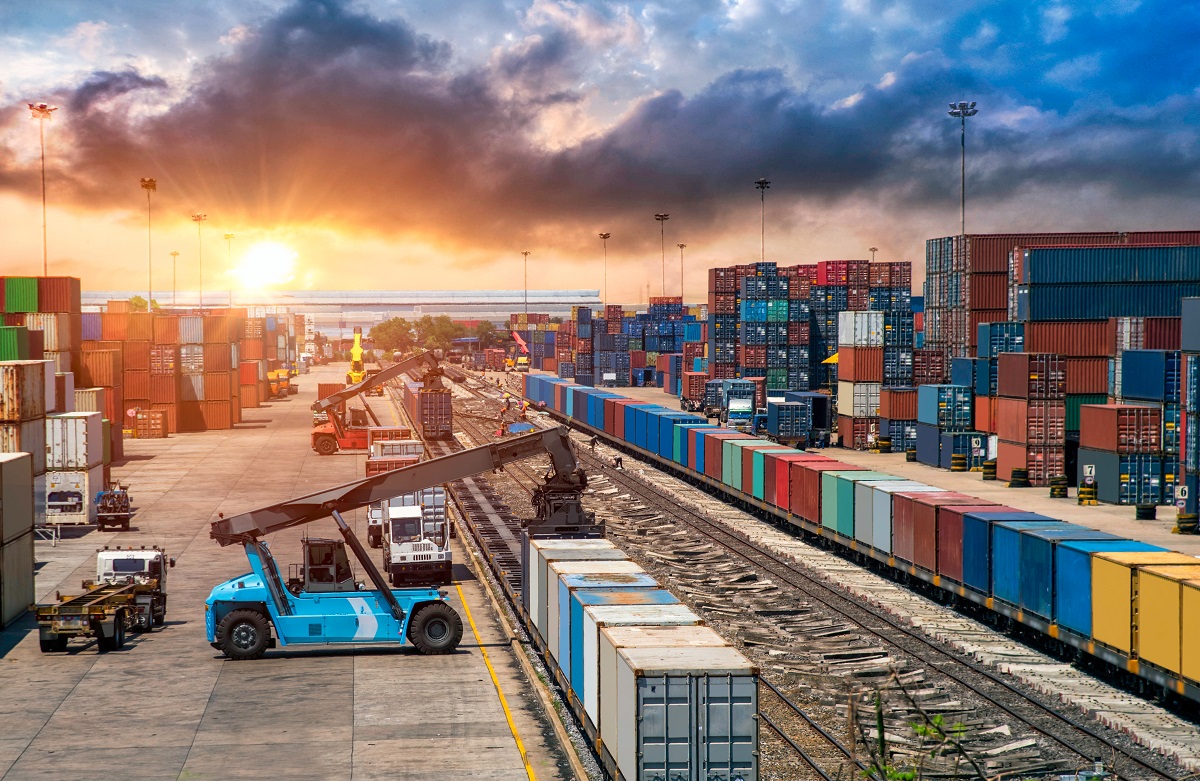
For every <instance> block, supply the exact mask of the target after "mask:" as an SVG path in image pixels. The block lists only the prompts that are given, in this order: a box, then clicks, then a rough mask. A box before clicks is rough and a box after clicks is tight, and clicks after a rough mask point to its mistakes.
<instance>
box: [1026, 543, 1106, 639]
mask: <svg viewBox="0 0 1200 781" xmlns="http://www.w3.org/2000/svg"><path fill="white" fill-rule="evenodd" d="M1064 525H1065V526H1067V527H1068V528H1065V529H1059V528H1054V529H1026V530H1023V531H1022V532H1021V542H1020V545H1021V567H1020V596H1021V601H1020V606H1021V609H1022V610H1026V611H1028V612H1030V613H1032V614H1033V615H1035V616H1038V617H1040V618H1044V619H1046V620H1047V621H1050V620H1053V619H1054V615H1053V612H1054V610H1053V609H1054V582H1055V580H1054V563H1055V556H1054V550H1055V548H1056V547H1057V546H1058V544H1059V543H1061V542H1065V541H1069V540H1110V541H1112V540H1119V539H1121V538H1120V537H1118V536H1117V535H1115V534H1109V533H1107V532H1099V531H1096V530H1094V529H1088V528H1087V527H1084V526H1076V525H1074V524H1064Z"/></svg>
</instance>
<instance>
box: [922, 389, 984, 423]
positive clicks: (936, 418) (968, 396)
mask: <svg viewBox="0 0 1200 781" xmlns="http://www.w3.org/2000/svg"><path fill="white" fill-rule="evenodd" d="M972 407H973V394H972V392H971V387H970V385H967V386H962V385H921V386H919V387H918V388H917V422H918V423H925V424H928V425H931V426H938V427H939V428H942V429H945V430H948V431H966V430H968V429H970V428H971V422H972V420H973V419H974V410H973V409H972Z"/></svg>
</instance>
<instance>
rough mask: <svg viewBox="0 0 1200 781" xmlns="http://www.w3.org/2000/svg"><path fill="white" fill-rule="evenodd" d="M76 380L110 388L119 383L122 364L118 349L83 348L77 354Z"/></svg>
mask: <svg viewBox="0 0 1200 781" xmlns="http://www.w3.org/2000/svg"><path fill="white" fill-rule="evenodd" d="M79 364H80V366H79V371H78V372H76V374H77V375H78V380H79V382H80V383H82V384H83V385H86V386H89V387H105V388H111V387H115V386H117V385H120V384H121V374H122V371H123V364H122V362H121V352H120V351H119V350H84V351H83V352H81V353H80V354H79Z"/></svg>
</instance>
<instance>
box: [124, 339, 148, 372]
mask: <svg viewBox="0 0 1200 781" xmlns="http://www.w3.org/2000/svg"><path fill="white" fill-rule="evenodd" d="M121 361H122V363H123V365H124V367H125V371H130V370H133V371H144V370H148V369H149V368H150V342H146V341H132V340H130V341H127V342H125V350H124V351H123V352H122V354H121Z"/></svg>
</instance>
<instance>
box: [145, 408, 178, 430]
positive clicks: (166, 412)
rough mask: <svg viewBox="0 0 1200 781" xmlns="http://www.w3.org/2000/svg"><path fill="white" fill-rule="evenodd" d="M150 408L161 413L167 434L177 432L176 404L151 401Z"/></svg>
mask: <svg viewBox="0 0 1200 781" xmlns="http://www.w3.org/2000/svg"><path fill="white" fill-rule="evenodd" d="M150 409H152V410H157V411H159V412H161V413H162V414H163V419H164V420H165V421H166V427H167V434H175V433H178V432H179V416H178V413H177V407H176V405H174V404H156V403H154V402H151V403H150Z"/></svg>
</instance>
